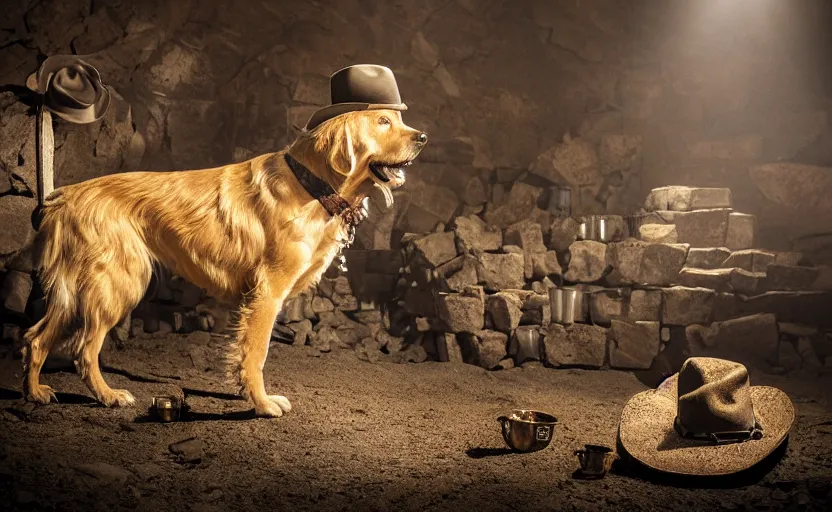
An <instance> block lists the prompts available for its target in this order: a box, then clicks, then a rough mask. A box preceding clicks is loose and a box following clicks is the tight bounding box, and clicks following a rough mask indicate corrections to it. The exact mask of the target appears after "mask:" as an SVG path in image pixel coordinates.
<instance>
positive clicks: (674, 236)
mask: <svg viewBox="0 0 832 512" xmlns="http://www.w3.org/2000/svg"><path fill="white" fill-rule="evenodd" d="M638 238H639V240H642V241H644V242H650V243H665V244H675V243H677V242H678V241H679V235H678V233H676V226H675V225H674V224H642V225H641V226H639V228H638Z"/></svg>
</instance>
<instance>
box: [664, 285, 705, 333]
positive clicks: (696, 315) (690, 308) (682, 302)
mask: <svg viewBox="0 0 832 512" xmlns="http://www.w3.org/2000/svg"><path fill="white" fill-rule="evenodd" d="M662 294H663V302H664V307H663V308H662V322H663V323H665V324H669V325H693V324H709V323H711V318H712V316H713V309H714V300H715V298H716V292H714V291H713V290H709V289H707V288H686V287H684V286H673V287H671V288H665V289H663V290H662Z"/></svg>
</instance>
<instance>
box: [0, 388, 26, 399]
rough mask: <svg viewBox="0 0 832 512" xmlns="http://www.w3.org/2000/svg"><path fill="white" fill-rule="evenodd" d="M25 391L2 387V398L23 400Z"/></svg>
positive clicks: (0, 392) (0, 391)
mask: <svg viewBox="0 0 832 512" xmlns="http://www.w3.org/2000/svg"><path fill="white" fill-rule="evenodd" d="M21 399H23V393H21V392H20V391H16V390H13V389H6V388H0V400H21Z"/></svg>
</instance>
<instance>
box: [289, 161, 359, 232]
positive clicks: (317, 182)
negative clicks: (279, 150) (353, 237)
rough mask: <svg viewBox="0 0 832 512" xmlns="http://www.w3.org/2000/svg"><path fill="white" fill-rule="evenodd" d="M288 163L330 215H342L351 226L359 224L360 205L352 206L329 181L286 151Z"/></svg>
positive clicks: (311, 194)
mask: <svg viewBox="0 0 832 512" xmlns="http://www.w3.org/2000/svg"><path fill="white" fill-rule="evenodd" d="M284 157H285V159H286V165H288V166H289V169H292V172H293V173H294V175H295V178H297V180H298V182H299V183H300V185H301V186H302V187H303V188H304V189H305V190H306V191H307V192H308V193H309V195H310V196H312V197H314V198H315V199H317V200H318V202H319V203H321V206H323V207H324V210H326V211H327V212H328V213H329V214H330V215H332V216H333V217H336V216H340V217H342V218H343V219H344V222H346V223H347V224H348V225H350V226H357V225H358V224H359V223H360V222H361V220H362V215H361V213H360V210H361V207H360V206H350V204H349V203H348V202H347V200H346V199H344V198H343V197H341V196H340V195H338V192H336V191H335V190H334V189H333V188H332V187H330V186H329V184H328V183H327V182H325V181H324V180H322V179H321V178H319V177H317V176H315V175H314V174H312V172H311V171H310V170H309V169H307V168H306V167H305V166H304V165H303V164H302V163H300V162H298V161H297V160H295V159H294V158H292V156H291V155H289V153H285V154H284Z"/></svg>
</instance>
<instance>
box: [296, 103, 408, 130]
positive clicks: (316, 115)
mask: <svg viewBox="0 0 832 512" xmlns="http://www.w3.org/2000/svg"><path fill="white" fill-rule="evenodd" d="M362 110H399V111H404V110H407V105H405V104H404V103H389V104H388V103H336V104H334V105H327V106H326V107H322V108H319V109H318V110H316V111H315V112H313V113H312V115H311V116H310V117H309V121H307V123H306V127H305V128H304V129H305V130H314V129H315V128H316V127H317V126H319V125H320V124H321V123H323V122H324V121H328V120H330V119H333V118H335V117H338V116H341V115H344V114H347V113H349V112H359V111H362Z"/></svg>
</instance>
